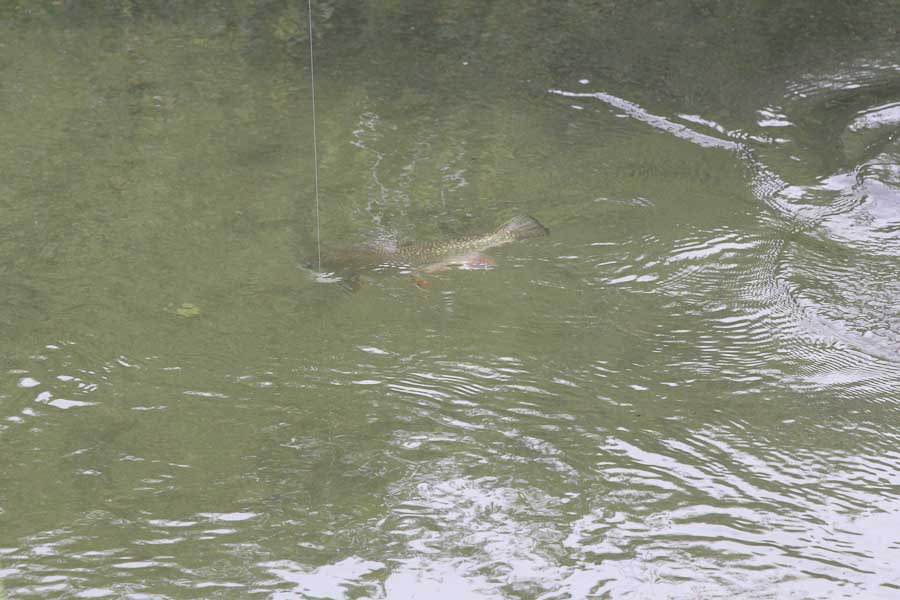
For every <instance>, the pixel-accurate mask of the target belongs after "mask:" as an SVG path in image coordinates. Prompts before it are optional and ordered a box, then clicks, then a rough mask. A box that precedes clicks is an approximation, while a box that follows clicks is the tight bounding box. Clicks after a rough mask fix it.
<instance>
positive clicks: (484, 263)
mask: <svg viewBox="0 0 900 600" xmlns="http://www.w3.org/2000/svg"><path fill="white" fill-rule="evenodd" d="M459 266H460V268H461V269H493V268H494V267H496V266H497V262H496V261H495V260H494V259H493V258H491V257H490V256H487V255H486V254H481V253H480V252H474V253H472V254H469V255H467V256H465V257H464V258H463V261H462V262H461V263H460V265H459Z"/></svg>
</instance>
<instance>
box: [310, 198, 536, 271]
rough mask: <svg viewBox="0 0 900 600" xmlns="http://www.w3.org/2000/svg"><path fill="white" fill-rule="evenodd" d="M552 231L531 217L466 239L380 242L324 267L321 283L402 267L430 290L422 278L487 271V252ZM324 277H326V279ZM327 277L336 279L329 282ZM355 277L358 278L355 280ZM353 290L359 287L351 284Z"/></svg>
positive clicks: (488, 266)
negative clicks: (449, 271) (454, 269)
mask: <svg viewBox="0 0 900 600" xmlns="http://www.w3.org/2000/svg"><path fill="white" fill-rule="evenodd" d="M549 233H550V230H549V229H547V228H546V227H544V226H543V225H542V224H541V223H540V222H539V221H538V220H537V219H535V218H534V217H531V216H528V215H519V216H517V217H513V218H512V219H510V220H509V221H507V222H506V223H504V224H503V225H501V226H500V227H498V228H497V229H495V230H494V231H491V232H488V233H484V234H481V235H472V236H467V237H463V238H457V239H450V240H442V241H436V242H427V243H424V244H396V243H390V242H378V243H373V244H369V245H366V246H363V247H358V248H354V249H353V250H351V251H350V252H348V253H345V254H344V255H343V256H341V257H339V258H337V259H335V260H332V261H327V262H326V263H324V264H323V268H325V269H326V270H327V271H329V272H330V273H326V274H320V276H319V277H318V279H319V280H320V281H341V280H343V281H345V282H348V281H350V280H351V278H348V277H347V276H346V275H344V274H345V273H348V272H351V273H356V274H358V273H359V272H360V270H364V269H368V270H373V269H374V270H377V269H378V268H379V267H382V266H385V267H399V268H401V269H403V270H406V271H407V272H409V273H411V274H412V275H413V277H414V278H415V279H416V284H417V285H419V286H420V287H427V282H425V281H424V280H422V279H421V278H420V275H421V274H426V273H436V272H438V271H444V270H447V269H450V268H452V267H459V268H463V269H485V268H490V267H493V266H494V265H495V263H494V261H493V260H492V259H490V258H489V257H487V256H485V255H484V254H482V252H483V251H485V250H487V249H488V248H494V247H496V246H502V245H504V244H508V243H510V242H516V241H519V240H525V239H528V238H533V237H539V236H545V235H548V234H549ZM322 275H325V277H324V278H323V277H322ZM328 276H335V277H334V278H329V277H328ZM354 277H355V276H354ZM352 285H353V287H354V288H355V287H357V286H356V285H355V284H352Z"/></svg>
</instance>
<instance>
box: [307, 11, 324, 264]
mask: <svg viewBox="0 0 900 600" xmlns="http://www.w3.org/2000/svg"><path fill="white" fill-rule="evenodd" d="M306 7H307V16H308V20H309V82H310V91H311V95H312V134H313V170H314V172H315V175H316V179H315V180H316V255H317V257H318V261H319V268H318V270H319V272H321V271H322V243H321V238H322V235H321V233H320V231H319V151H318V148H317V147H318V139H317V137H316V69H315V65H314V63H313V21H312V0H307V1H306Z"/></svg>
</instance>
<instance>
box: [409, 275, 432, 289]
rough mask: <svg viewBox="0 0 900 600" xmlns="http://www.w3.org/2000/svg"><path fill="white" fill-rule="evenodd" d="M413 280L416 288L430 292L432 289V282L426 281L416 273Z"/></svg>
mask: <svg viewBox="0 0 900 600" xmlns="http://www.w3.org/2000/svg"><path fill="white" fill-rule="evenodd" d="M412 279H413V283H415V284H416V287H417V288H419V289H420V290H430V289H431V282H430V281H428V280H427V279H425V278H423V277H419V276H418V275H416V274H415V273H413V275H412Z"/></svg>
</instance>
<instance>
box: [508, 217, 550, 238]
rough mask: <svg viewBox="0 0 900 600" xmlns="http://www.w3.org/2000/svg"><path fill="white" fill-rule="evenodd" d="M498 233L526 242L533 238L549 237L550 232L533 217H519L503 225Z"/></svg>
mask: <svg viewBox="0 0 900 600" xmlns="http://www.w3.org/2000/svg"><path fill="white" fill-rule="evenodd" d="M497 233H499V234H505V235H510V236H512V237H513V239H516V240H526V239H528V238H532V237H539V236H542V235H549V234H550V230H549V229H547V228H546V227H544V226H543V225H542V224H541V222H540V221H538V220H537V219H535V218H534V217H532V216H529V215H519V216H516V217H513V218H512V219H510V220H509V221H507V222H506V223H504V224H503V225H501V226H500V229H498V230H497Z"/></svg>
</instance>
